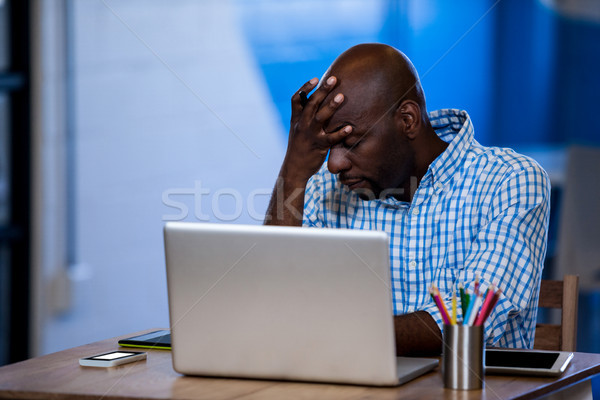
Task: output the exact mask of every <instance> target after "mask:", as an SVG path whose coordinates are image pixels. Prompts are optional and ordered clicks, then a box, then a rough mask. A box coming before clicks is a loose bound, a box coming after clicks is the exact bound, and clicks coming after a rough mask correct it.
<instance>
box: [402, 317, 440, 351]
mask: <svg viewBox="0 0 600 400" xmlns="http://www.w3.org/2000/svg"><path fill="white" fill-rule="evenodd" d="M394 329H395V330H396V354H397V355H399V356H431V355H438V354H440V353H441V352H442V332H441V331H440V328H439V327H438V324H437V323H436V322H435V320H434V319H433V317H432V316H431V315H430V314H429V313H428V312H426V311H416V312H414V313H410V314H404V315H396V316H395V317H394Z"/></svg>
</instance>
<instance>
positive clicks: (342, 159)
mask: <svg viewBox="0 0 600 400" xmlns="http://www.w3.org/2000/svg"><path fill="white" fill-rule="evenodd" d="M347 155H348V151H347V150H346V149H345V148H343V147H342V146H341V145H339V144H338V145H335V146H333V147H332V148H331V149H330V150H329V160H328V161H327V168H328V169H329V172H331V173H332V174H339V173H340V172H344V171H347V170H349V169H350V167H351V163H350V160H349V159H348V157H347Z"/></svg>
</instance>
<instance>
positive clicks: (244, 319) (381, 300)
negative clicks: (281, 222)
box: [165, 222, 414, 385]
mask: <svg viewBox="0 0 600 400" xmlns="http://www.w3.org/2000/svg"><path fill="white" fill-rule="evenodd" d="M165 254H166V263H167V283H168V294H169V312H170V322H171V334H172V352H173V367H174V369H175V370H176V371H178V372H180V373H183V374H189V375H204V376H222V377H244V378H265V379H285V380H302V381H323V382H340V383H353V384H369V385H394V384H397V383H398V382H399V379H398V374H397V359H396V357H395V341H394V340H395V339H394V327H393V310H392V299H391V291H390V288H389V282H390V277H389V257H388V238H387V235H386V234H385V233H383V232H375V231H359V230H342V229H316V228H299V227H276V226H245V225H222V224H204V223H182V222H169V223H167V224H166V226H165ZM409 372H410V371H409ZM412 372H413V375H414V371H412Z"/></svg>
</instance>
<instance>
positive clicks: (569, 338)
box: [533, 275, 579, 351]
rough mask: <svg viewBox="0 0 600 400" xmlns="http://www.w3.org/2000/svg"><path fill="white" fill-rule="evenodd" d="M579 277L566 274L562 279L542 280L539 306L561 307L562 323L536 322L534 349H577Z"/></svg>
mask: <svg viewBox="0 0 600 400" xmlns="http://www.w3.org/2000/svg"><path fill="white" fill-rule="evenodd" d="M578 297H579V277H578V276H577V275H565V276H564V278H563V280H562V281H551V280H542V283H541V286H540V299H539V303H538V307H542V308H554V309H560V310H561V311H562V312H561V323H560V325H553V324H540V323H538V324H536V328H535V341H534V346H533V347H534V349H540V350H561V351H575V347H576V343H577V300H578Z"/></svg>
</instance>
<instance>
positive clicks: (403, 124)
mask: <svg viewBox="0 0 600 400" xmlns="http://www.w3.org/2000/svg"><path fill="white" fill-rule="evenodd" d="M394 119H395V121H396V126H397V127H398V129H399V130H400V131H401V132H404V133H405V134H406V137H407V138H408V139H414V138H415V137H416V136H417V134H418V133H419V130H420V128H421V107H419V105H418V104H417V103H416V102H415V101H413V100H404V101H403V102H402V103H400V106H398V108H397V109H396V114H395V115H394Z"/></svg>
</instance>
